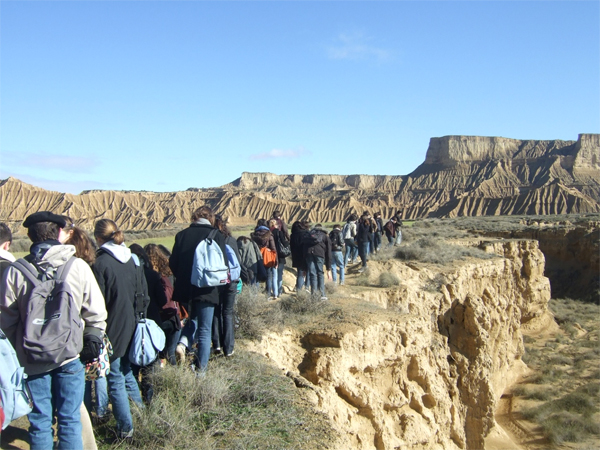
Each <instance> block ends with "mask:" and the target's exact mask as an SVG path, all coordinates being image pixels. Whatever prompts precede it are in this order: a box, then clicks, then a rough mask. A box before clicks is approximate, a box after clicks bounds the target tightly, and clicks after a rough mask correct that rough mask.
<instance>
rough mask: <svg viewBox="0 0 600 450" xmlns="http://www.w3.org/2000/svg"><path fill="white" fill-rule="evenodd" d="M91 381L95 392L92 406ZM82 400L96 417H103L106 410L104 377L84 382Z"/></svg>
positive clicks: (106, 392) (106, 398) (106, 399)
mask: <svg viewBox="0 0 600 450" xmlns="http://www.w3.org/2000/svg"><path fill="white" fill-rule="evenodd" d="M92 383H94V390H95V392H96V402H95V404H94V405H93V406H92ZM83 402H84V403H85V407H86V408H87V410H88V411H89V412H92V411H94V412H95V413H96V416H97V417H104V416H105V415H106V413H107V412H108V387H107V384H106V377H102V378H98V379H97V380H94V381H86V382H85V394H84V396H83Z"/></svg>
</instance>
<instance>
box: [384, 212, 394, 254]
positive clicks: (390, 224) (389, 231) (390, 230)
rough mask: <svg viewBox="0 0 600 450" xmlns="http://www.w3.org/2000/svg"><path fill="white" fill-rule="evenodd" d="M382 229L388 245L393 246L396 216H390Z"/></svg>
mask: <svg viewBox="0 0 600 450" xmlns="http://www.w3.org/2000/svg"><path fill="white" fill-rule="evenodd" d="M383 231H385V237H386V238H387V240H388V247H391V246H393V245H394V241H395V240H396V217H392V218H391V219H390V220H388V221H387V222H386V224H385V225H384V227H383Z"/></svg>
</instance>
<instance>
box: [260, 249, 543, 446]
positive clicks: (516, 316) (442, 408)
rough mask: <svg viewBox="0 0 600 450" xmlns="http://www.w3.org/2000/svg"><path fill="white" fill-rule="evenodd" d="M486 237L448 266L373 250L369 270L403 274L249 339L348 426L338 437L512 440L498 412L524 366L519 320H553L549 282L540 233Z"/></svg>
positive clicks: (369, 441)
mask: <svg viewBox="0 0 600 450" xmlns="http://www.w3.org/2000/svg"><path fill="white" fill-rule="evenodd" d="M479 247H480V248H482V249H484V250H485V251H486V252H489V253H493V254H495V255H497V257H496V258H493V259H489V260H474V259H473V260H468V261H464V262H459V263H455V264H453V266H452V267H446V268H442V269H440V268H439V267H431V266H427V265H424V264H419V263H412V262H411V263H408V264H404V263H401V262H400V261H398V260H389V261H385V262H376V261H373V262H370V263H369V265H370V277H371V279H372V280H373V281H375V280H377V277H378V275H379V274H380V273H383V272H386V273H394V274H396V275H398V276H399V277H400V279H401V280H402V282H401V285H400V286H398V287H396V288H392V289H381V288H375V287H372V288H368V289H363V290H356V289H353V290H352V291H351V292H350V293H347V295H344V294H340V297H341V298H340V299H339V300H338V299H336V300H334V301H335V305H341V306H340V307H339V308H334V309H333V312H331V311H330V310H328V311H327V317H323V318H320V319H317V320H315V321H313V322H311V324H310V325H306V326H304V327H299V328H296V329H287V330H284V331H282V332H272V333H270V334H268V335H266V336H265V337H263V339H262V340H261V341H259V342H256V343H252V344H249V346H250V349H251V350H253V351H257V352H259V353H261V354H263V355H265V356H267V357H268V358H270V359H271V360H273V361H274V362H275V363H276V364H278V365H279V366H280V367H281V368H282V370H283V371H284V372H286V373H287V374H288V376H290V377H291V378H293V379H294V380H295V382H296V385H297V386H299V387H300V388H303V389H305V391H306V395H307V397H308V398H310V399H311V400H312V402H313V403H314V405H315V407H316V408H317V409H319V410H320V411H323V412H324V413H326V414H327V415H328V416H329V417H330V419H331V421H332V422H333V423H334V424H335V426H336V427H337V428H338V429H339V430H340V431H341V434H342V435H343V436H345V439H346V442H344V443H343V445H342V446H341V447H340V448H344V449H365V450H366V449H378V450H383V449H397V448H402V449H403V448H414V449H422V450H425V449H453V448H454V449H478V450H479V449H483V448H485V447H486V437H490V436H498V435H501V436H503V439H504V442H505V443H507V444H506V445H507V446H506V447H505V448H516V447H517V445H516V444H515V443H511V442H510V439H509V438H508V436H507V435H505V434H504V432H503V430H502V429H501V428H500V427H499V425H498V424H497V423H496V420H495V417H494V412H495V409H496V405H497V402H498V400H499V399H500V396H501V395H502V393H503V392H504V390H505V388H506V387H507V386H508V385H510V384H511V383H513V382H514V381H515V379H516V378H517V377H518V376H519V375H520V374H522V373H523V371H524V370H525V369H526V367H525V365H524V363H523V362H522V361H521V356H522V354H523V352H524V347H523V341H522V335H521V330H522V329H523V327H527V328H530V329H533V328H536V327H541V326H547V324H548V321H549V320H551V317H550V316H549V314H548V312H547V303H548V300H549V298H550V285H549V282H548V279H547V278H545V277H544V276H543V272H544V256H543V254H542V253H541V252H540V250H539V248H538V246H537V242H535V241H528V240H522V241H496V242H480V243H479ZM434 279H435V280H437V288H435V289H431V287H430V286H431V281H432V280H434ZM373 284H374V285H375V284H376V283H375V282H374V283H373ZM428 286H429V287H428ZM365 301H366V302H367V304H369V303H374V304H377V305H378V306H380V307H382V309H380V308H368V307H365V306H364V305H365Z"/></svg>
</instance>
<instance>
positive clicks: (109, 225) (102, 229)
mask: <svg viewBox="0 0 600 450" xmlns="http://www.w3.org/2000/svg"><path fill="white" fill-rule="evenodd" d="M94 237H95V238H96V239H98V238H100V239H101V240H102V241H104V242H108V241H110V240H112V241H114V242H115V244H117V245H121V244H122V243H123V242H125V235H124V234H123V232H122V231H121V230H119V228H118V227H117V224H116V223H114V222H113V221H112V220H110V219H100V220H99V221H98V222H96V225H95V226H94Z"/></svg>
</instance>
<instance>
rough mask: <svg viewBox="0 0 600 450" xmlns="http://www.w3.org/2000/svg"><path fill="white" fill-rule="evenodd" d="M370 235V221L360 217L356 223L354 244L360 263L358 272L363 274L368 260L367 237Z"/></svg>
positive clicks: (366, 217)
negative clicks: (355, 244) (356, 245)
mask: <svg viewBox="0 0 600 450" xmlns="http://www.w3.org/2000/svg"><path fill="white" fill-rule="evenodd" d="M370 234H371V220H370V219H369V217H368V216H362V217H361V218H360V220H359V222H358V227H357V231H356V242H357V244H358V254H359V255H360V260H361V262H362V265H361V268H360V269H359V270H358V271H359V272H364V271H365V269H366V268H367V261H368V259H369V243H370V240H369V235H370Z"/></svg>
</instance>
